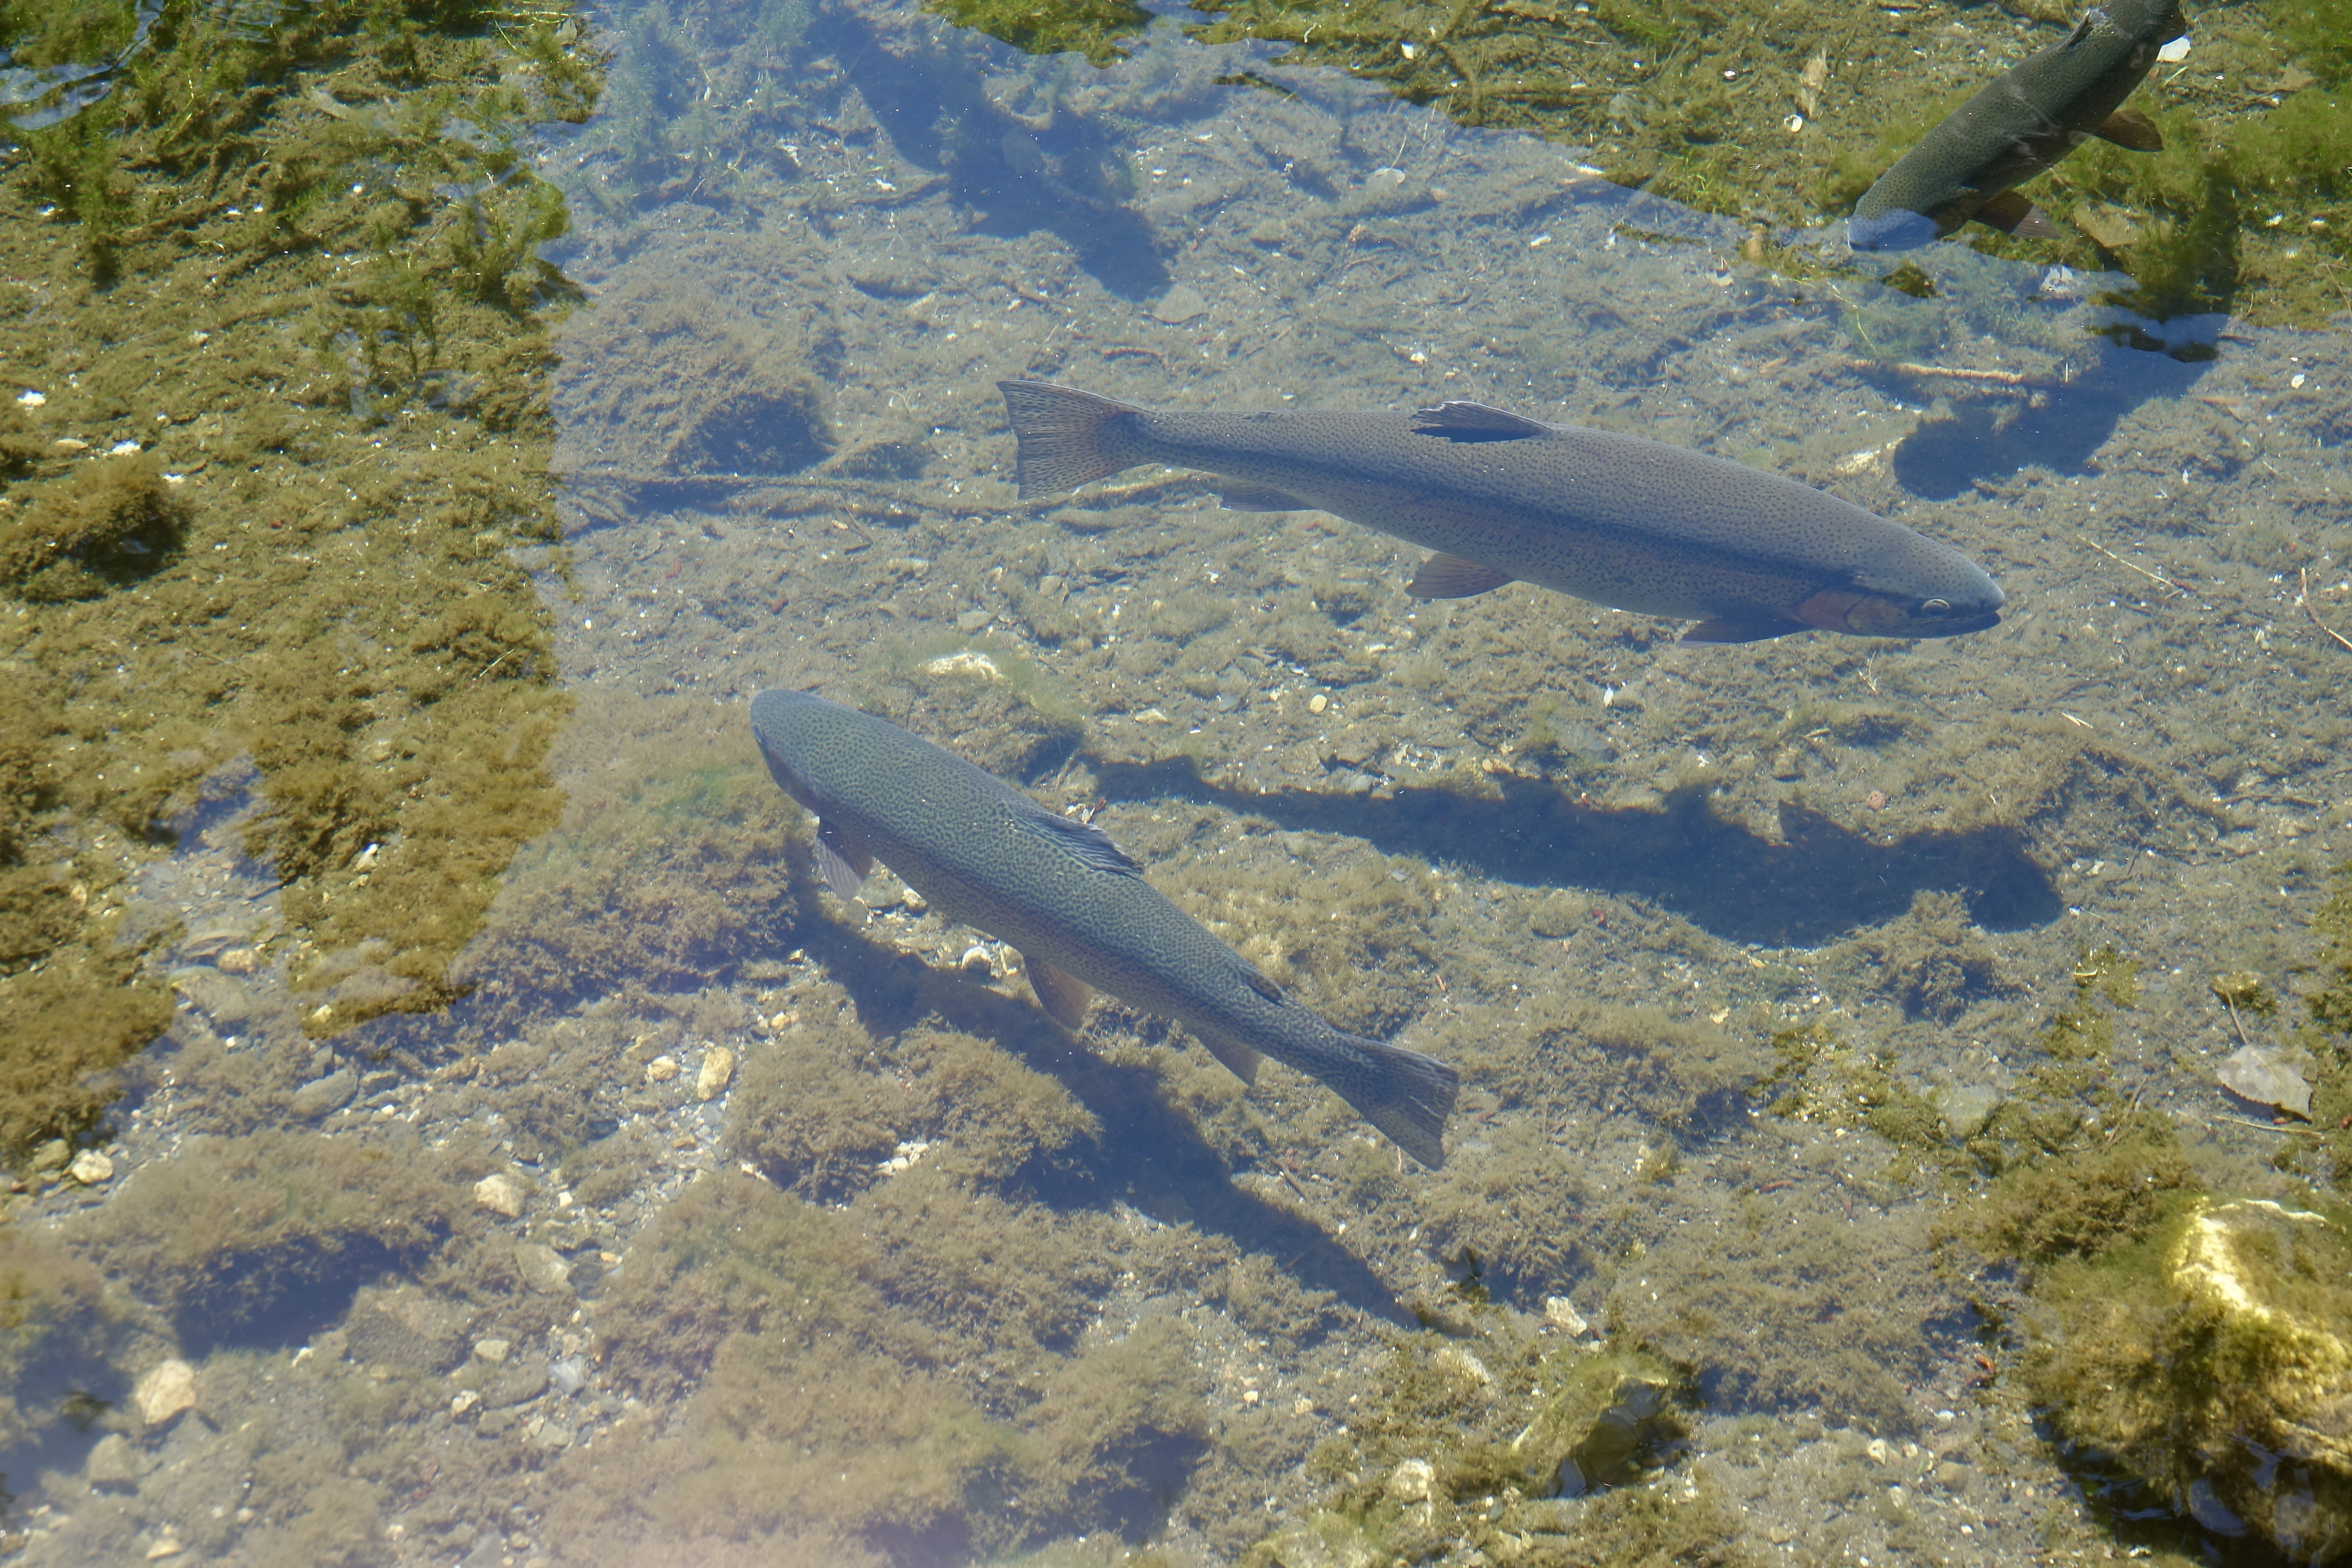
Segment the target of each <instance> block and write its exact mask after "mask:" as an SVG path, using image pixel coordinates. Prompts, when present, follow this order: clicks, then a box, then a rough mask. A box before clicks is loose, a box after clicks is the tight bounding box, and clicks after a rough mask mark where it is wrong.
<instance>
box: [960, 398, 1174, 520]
mask: <svg viewBox="0 0 2352 1568" xmlns="http://www.w3.org/2000/svg"><path fill="white" fill-rule="evenodd" d="M996 388H997V390H998V391H999V392H1002V393H1003V394H1004V412H1005V415H1006V416H1008V417H1009V418H1011V420H1012V421H1013V436H1014V437H1015V438H1016V439H1017V440H1018V441H1019V443H1020V447H1019V450H1018V452H1017V453H1016V454H1015V456H1014V458H1013V474H1014V478H1015V479H1017V480H1018V482H1019V484H1020V486H1021V495H1022V498H1023V499H1024V500H1026V499H1027V498H1029V497H1031V496H1040V495H1052V494H1054V493H1055V492H1056V491H1059V490H1074V489H1077V488H1078V487H1079V486H1080V485H1082V484H1085V483H1087V481H1088V480H1089V479H1101V478H1102V477H1104V476H1105V475H1106V474H1115V473H1118V471H1119V470H1120V469H1121V468H1133V467H1134V466H1135V463H1136V461H1137V459H1135V458H1123V457H1120V456H1118V455H1117V454H1116V453H1113V452H1111V451H1109V450H1108V449H1107V448H1106V447H1104V445H1103V426H1106V425H1108V424H1109V423H1110V422H1111V421H1112V420H1114V419H1117V418H1118V417H1119V416H1122V415H1127V414H1141V413H1143V412H1145V410H1143V409H1140V408H1138V407H1137V406H1136V405H1134V404H1132V403H1121V402H1119V401H1118V399H1116V398H1110V397H1099V396H1097V395H1095V394H1093V393H1091V392H1080V391H1079V390H1078V389H1077V388H1076V387H1075V386H1056V385H1055V384H1053V383H1052V382H1049V381H1000V382H998V383H997V384H996Z"/></svg>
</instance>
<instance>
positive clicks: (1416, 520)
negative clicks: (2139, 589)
mask: <svg viewBox="0 0 2352 1568" xmlns="http://www.w3.org/2000/svg"><path fill="white" fill-rule="evenodd" d="M997 385H998V386H999V388H1001V389H1002V390H1003V394H1004V403H1005V407H1006V410H1007V412H1008V413H1009V414H1010V415H1011V416H1012V421H1013V433H1014V435H1015V436H1016V437H1018V438H1019V441H1020V455H1019V465H1020V467H1019V478H1020V485H1021V493H1022V495H1024V496H1034V495H1044V494H1051V493H1052V492H1054V491H1055V490H1066V489H1076V487H1077V486H1079V485H1082V484H1085V483H1087V481H1089V480H1091V479H1102V478H1104V477H1106V476H1108V475H1110V474H1115V473H1118V472H1119V471H1120V470H1121V469H1123V468H1133V467H1134V466H1135V465H1137V464H1138V463H1165V464H1167V465H1169V466H1170V467H1171V468H1197V469H1201V470H1203V471H1205V472H1208V473H1211V474H1214V475H1216V476H1217V477H1218V478H1219V479H1223V480H1225V481H1227V482H1226V483H1224V484H1222V485H1221V486H1219V487H1218V489H1219V494H1220V495H1221V496H1222V497H1223V501H1224V504H1225V505H1226V506H1227V507H1228V508H1231V509H1233V510H1242V511H1289V510H1300V511H1304V510H1318V511H1328V512H1329V513H1331V514H1332V515H1333V516H1335V517H1341V518H1345V519H1347V520H1348V521H1349V522H1356V523H1361V524H1362V525H1363V526H1365V527H1366V528H1371V529H1377V530H1379V531H1381V532H1382V533H1386V534H1391V535H1393V536H1395V537H1396V538H1399V539H1405V540H1410V541H1412V542H1414V543H1416V544H1420V545H1423V546H1425V547H1427V548H1428V549H1431V550H1434V551H1436V552H1438V553H1437V554H1436V555H1435V556H1433V557H1432V558H1431V559H1430V560H1429V561H1427V562H1425V563H1423V565H1422V568H1421V571H1420V572H1419V574H1417V575H1415V577H1414V578H1413V580H1412V585H1411V591H1412V593H1413V594H1415V595H1418V596H1419V597H1422V598H1424V599H1458V598H1467V597H1469V596H1471V595H1475V594H1483V593H1486V591H1487V590H1489V589H1491V588H1499V587H1501V586H1502V585H1503V584H1506V583H1509V582H1513V581H1520V582H1528V583H1533V584H1538V586H1540V587H1546V588H1551V589H1555V590H1557V591H1558V592H1559V593H1563V594H1568V595H1573V596H1574V597H1576V598H1579V599H1584V600H1588V601H1590V602H1591V603H1593V604H1596V605H1609V606H1611V607H1612V608H1614V609H1620V610H1633V611H1638V612H1640V613H1642V614H1644V615H1654V616H1673V617H1675V618H1676V619H1679V620H1688V621H1696V622H1697V623H1698V624H1697V625H1696V626H1692V627H1691V628H1690V629H1689V630H1688V631H1686V632H1685V634H1684V637H1683V640H1684V641H1685V642H1694V643H1731V642H1754V641H1757V640H1758V639H1759V638H1764V637H1782V636H1786V635H1787V634H1789V633H1790V632H1801V631H1805V630H1808V629H1818V630H1822V631H1833V632H1847V633H1852V634H1853V635H1855V636H1858V637H1953V636H1956V635H1958V634H1959V633H1962V632H1973V631H1981V630H1983V629H1984V628H1985V627H1987V626H1991V625H1993V624H1994V623H1995V622H1997V621H1999V620H2000V606H2001V605H2002V603H2003V602H2004V600H2003V596H2002V594H2001V591H2000V588H1999V587H1998V586H1996V585H1995V584H1994V583H1993V580H1992V579H1991V578H1990V576H1988V575H1986V574H1985V572H1984V570H1983V568H1981V567H1979V566H1978V565H1977V564H1976V563H1974V562H1973V561H1970V560H1969V558H1968V557H1967V556H1965V555H1962V554H1961V553H1960V552H1958V551H1957V550H1954V549H1952V548H1951V547H1950V546H1948V545H1945V544H1939V543H1937V542H1935V541H1933V540H1930V539H1926V538H1923V537H1921V536H1920V535H1918V534H1916V533H1914V532H1912V531H1910V530H1909V529H1907V528H1905V527H1903V526H1901V525H1900V524H1898V523H1894V522H1889V521H1887V520H1886V519H1885V518H1883V517H1879V516H1876V515H1875V514H1874V513H1871V512H1867V511H1864V510H1863V509H1862V508H1860V507H1858V506H1855V505H1853V504H1852V503H1851V502H1848V501H1843V500H1839V499H1838V498H1837V497H1835V496H1832V495H1828V494H1825V493H1824V492H1822V491H1821V490H1817V489H1813V488H1812V487H1811V486H1810V485H1802V484H1799V483H1798V482H1797V481H1796V480H1794V479H1784V478H1782V477H1781V476H1780V475H1778V474H1769V473H1766V472H1764V471H1763V470H1761V469H1759V468H1748V467H1747V466H1746V465H1745V464H1741V463H1735V462H1731V461H1729V460H1728V459H1727V458H1716V457H1710V456H1708V455H1707V454H1706V453H1704V452H1693V451H1689V450H1687V449H1685V448H1684V447H1669V446H1666V445H1665V444H1664V443H1663V442H1658V441H1648V440H1643V438H1642V437H1638V436H1621V435H1618V434H1616V433H1615V432H1613V431H1608V430H1592V429H1587V428H1584V427H1583V426H1575V425H1547V424H1544V423H1543V422H1541V421H1540V420H1536V419H1529V418H1527V417H1525V416H1521V415H1517V414H1512V413H1509V412H1507V411H1506V410H1504V409H1500V408H1490V407H1487V406H1486V405H1484V404H1479V403H1444V404H1440V405H1437V406H1436V407H1434V408H1423V409H1421V410H1419V411H1418V412H1415V413H1412V414H1381V413H1348V412H1338V411H1329V412H1326V411H1319V410H1299V411H1270V412H1264V413H1249V414H1210V413H1197V414H1196V413H1191V412H1183V411H1177V410H1167V409H1153V408H1139V407H1138V406H1136V405H1133V404H1130V403H1120V402H1118V401H1117V400H1115V399H1112V398H1108V397H1102V396H1098V395H1096V394H1094V393H1091V392H1081V391H1079V390H1078V389H1077V388H1076V387H1069V386H1056V385H1054V384H1050V383H1047V382H1040V381H1003V382H999V383H997Z"/></svg>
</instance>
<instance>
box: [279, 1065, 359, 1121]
mask: <svg viewBox="0 0 2352 1568" xmlns="http://www.w3.org/2000/svg"><path fill="white" fill-rule="evenodd" d="M359 1091H360V1075H359V1074H357V1073H355V1072H353V1071H352V1069H351V1068H337V1069H336V1070H335V1071H333V1072H331V1073H329V1074H328V1075H327V1076H326V1077H324V1078H320V1079H311V1080H310V1082H309V1083H306V1084H304V1085H303V1086H302V1087H301V1088H299V1089H296V1090H295V1091H294V1098H293V1100H292V1101H291V1102H289V1106H288V1109H289V1110H291V1111H292V1113H293V1114H294V1115H295V1116H297V1117H299V1118H300V1119H301V1120H302V1121H317V1120H318V1119H319V1118H320V1117H321V1116H324V1115H326V1114H327V1113H328V1112H329V1111H331V1110H337V1109H339V1108H340V1107H341V1106H343V1105H345V1104H347V1103H348V1102H349V1101H350V1100H351V1098H352V1096H353V1095H355V1094H357V1093H358V1092H359Z"/></svg>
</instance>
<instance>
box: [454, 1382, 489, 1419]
mask: <svg viewBox="0 0 2352 1568" xmlns="http://www.w3.org/2000/svg"><path fill="white" fill-rule="evenodd" d="M481 1402H482V1396H481V1395H480V1394H477V1393H475V1392H474V1391H473V1390H472V1389H470V1388H468V1389H466V1390H464V1391H463V1392H461V1393H460V1394H458V1395H457V1397H456V1398H455V1399H452V1400H451V1401H449V1414H450V1415H464V1414H466V1412H467V1411H468V1410H471V1409H472V1408H473V1407H474V1406H475V1405H479V1404H480V1403H481Z"/></svg>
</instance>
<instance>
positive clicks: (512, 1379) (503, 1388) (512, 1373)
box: [482, 1356, 547, 1410]
mask: <svg viewBox="0 0 2352 1568" xmlns="http://www.w3.org/2000/svg"><path fill="white" fill-rule="evenodd" d="M546 1391H547V1363H545V1362H543V1361H541V1360H540V1359H539V1358H538V1357H537V1356H533V1357H532V1358H531V1359H530V1360H529V1361H524V1362H518V1363H515V1364H514V1365H512V1366H510V1367H509V1368H507V1370H506V1371H504V1372H502V1373H499V1375H498V1376H496V1377H494V1378H492V1379H491V1380H490V1385H489V1386H488V1388H486V1389H484V1390H482V1403H483V1405H486V1406H488V1408H490V1409H492V1410H511V1409H513V1408H514V1407H515V1406H516V1405H528V1404H530V1402H531V1401H532V1400H534V1399H537V1398H538V1397H539V1396H540V1395H541V1394H543V1393H545V1392H546Z"/></svg>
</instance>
